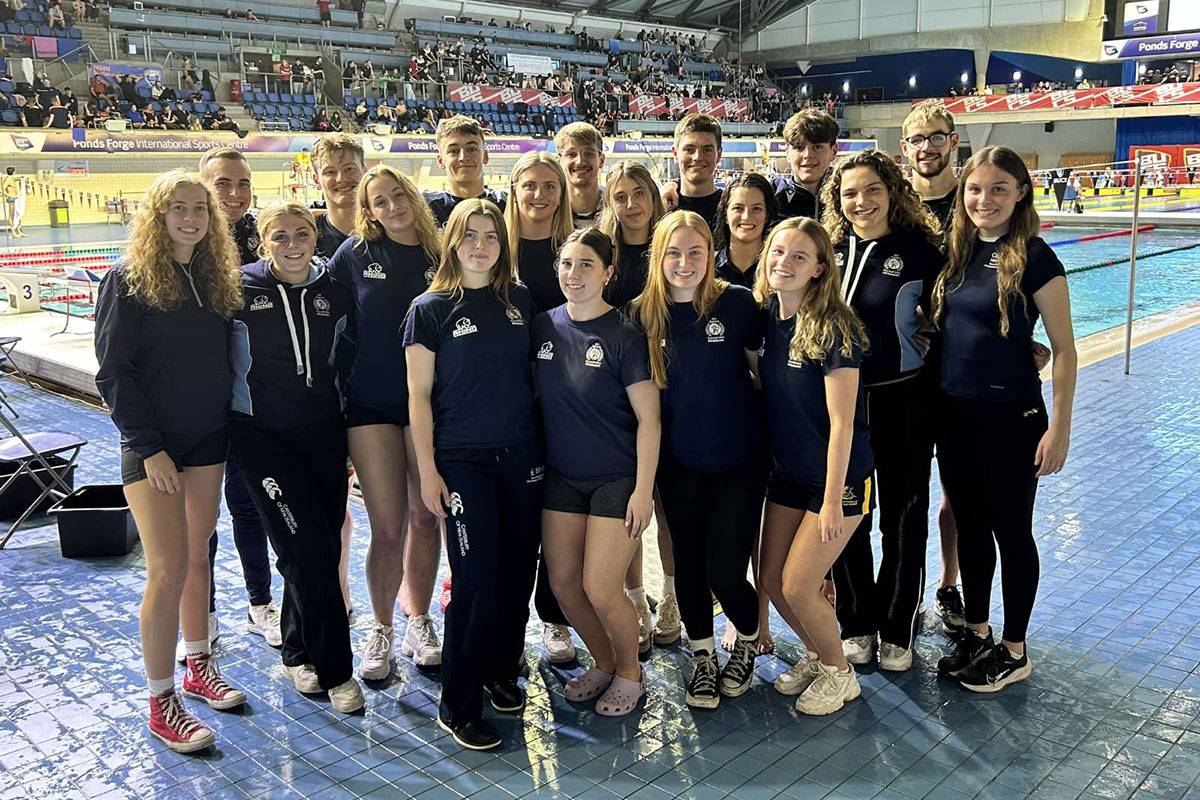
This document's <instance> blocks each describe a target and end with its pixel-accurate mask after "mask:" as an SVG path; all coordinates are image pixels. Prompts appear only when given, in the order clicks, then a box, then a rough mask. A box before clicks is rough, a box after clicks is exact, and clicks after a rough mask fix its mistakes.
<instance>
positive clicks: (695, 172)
mask: <svg viewBox="0 0 1200 800" xmlns="http://www.w3.org/2000/svg"><path fill="white" fill-rule="evenodd" d="M672 152H673V153H674V154H675V163H676V164H677V165H678V166H679V174H680V175H681V176H683V180H684V181H685V182H686V183H690V184H705V183H708V182H710V181H712V179H713V176H714V175H716V173H717V165H718V164H720V162H721V148H720V147H718V146H717V137H716V136H714V135H713V134H711V133H684V134H680V136H679V143H678V144H677V145H675V147H674V148H672Z"/></svg>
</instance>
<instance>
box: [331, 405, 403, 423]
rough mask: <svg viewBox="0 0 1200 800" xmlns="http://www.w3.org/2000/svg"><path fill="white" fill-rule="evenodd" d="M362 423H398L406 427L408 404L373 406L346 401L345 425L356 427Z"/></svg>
mask: <svg viewBox="0 0 1200 800" xmlns="http://www.w3.org/2000/svg"><path fill="white" fill-rule="evenodd" d="M362 425H399V426H400V427H401V428H405V427H408V406H407V405H403V406H402V405H392V406H384V407H380V408H375V407H373V406H364V405H359V404H358V403H354V402H347V403H346V427H347V428H358V427H360V426H362Z"/></svg>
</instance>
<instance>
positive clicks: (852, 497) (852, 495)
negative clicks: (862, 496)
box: [842, 486, 858, 506]
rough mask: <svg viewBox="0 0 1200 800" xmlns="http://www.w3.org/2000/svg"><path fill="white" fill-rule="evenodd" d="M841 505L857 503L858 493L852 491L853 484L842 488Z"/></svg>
mask: <svg viewBox="0 0 1200 800" xmlns="http://www.w3.org/2000/svg"><path fill="white" fill-rule="evenodd" d="M842 505H844V506H854V505H858V494H857V493H856V492H855V491H854V487H853V486H847V487H845V488H843V489H842Z"/></svg>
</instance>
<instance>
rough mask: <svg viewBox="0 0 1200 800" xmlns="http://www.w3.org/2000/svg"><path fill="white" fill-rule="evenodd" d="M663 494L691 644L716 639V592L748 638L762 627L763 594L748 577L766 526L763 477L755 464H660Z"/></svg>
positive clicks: (665, 461) (681, 612) (678, 591)
mask: <svg viewBox="0 0 1200 800" xmlns="http://www.w3.org/2000/svg"><path fill="white" fill-rule="evenodd" d="M656 480H657V483H658V493H659V497H661V498H662V504H663V510H664V511H665V512H666V514H667V525H668V526H669V527H670V529H671V552H672V553H674V554H675V585H676V594H677V596H678V598H679V615H680V616H681V617H682V618H683V624H684V626H685V627H686V628H687V634H688V638H689V639H691V640H692V641H697V640H700V639H709V638H711V637H712V635H713V613H712V595H713V594H715V595H716V596H717V600H719V601H720V602H721V608H722V609H723V610H724V611H725V615H726V616H727V617H728V618H729V620H730V621H731V622H732V623H733V626H734V627H735V628H737V631H738V633H740V634H742V635H743V636H751V635H753V634H754V633H755V632H756V631H757V630H758V596H757V595H756V594H755V591H754V586H753V585H751V583H750V581H748V580H747V579H746V570H747V567H748V566H749V565H750V551H751V550H752V549H753V547H754V537H755V535H757V534H758V531H759V527H760V526H761V524H762V509H763V492H764V490H763V486H764V481H763V473H762V470H761V468H760V465H759V462H758V461H754V462H751V463H750V464H745V465H742V466H740V467H735V468H734V469H730V470H725V471H723V472H715V473H703V472H696V471H695V470H689V469H686V468H684V467H682V466H680V465H679V464H678V463H676V462H675V461H674V460H673V459H672V458H671V457H670V456H669V455H668V456H664V457H663V458H662V460H661V461H660V462H659V466H658V476H657V478H656Z"/></svg>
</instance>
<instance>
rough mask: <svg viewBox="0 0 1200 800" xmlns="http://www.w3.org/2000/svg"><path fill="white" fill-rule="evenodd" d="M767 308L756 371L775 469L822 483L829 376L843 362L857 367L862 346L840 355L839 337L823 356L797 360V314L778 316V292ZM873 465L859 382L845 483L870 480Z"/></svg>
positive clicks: (795, 478)
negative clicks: (794, 336) (794, 347)
mask: <svg viewBox="0 0 1200 800" xmlns="http://www.w3.org/2000/svg"><path fill="white" fill-rule="evenodd" d="M764 313H765V314H766V320H765V325H766V331H765V335H764V337H763V349H762V355H761V357H760V358H759V360H758V372H759V377H760V378H761V380H762V387H763V400H764V404H765V406H766V415H767V433H768V434H769V436H770V441H771V459H772V464H773V466H774V468H775V471H776V472H778V473H779V474H780V475H781V476H783V477H784V478H786V479H788V480H790V481H795V482H797V483H804V484H809V485H811V486H820V487H824V486H825V467H826V464H827V463H828V458H829V406H828V405H827V402H826V397H825V376H826V375H828V374H829V373H831V372H833V371H834V370H836V369H841V368H843V367H850V368H853V369H858V368H859V366H860V365H861V364H862V350H860V349H859V347H858V346H857V345H855V346H854V348H853V351H852V353H851V355H850V357H849V358H847V357H846V356H844V355H842V352H841V343H840V342H837V343H835V347H834V348H833V350H832V351H830V353H829V354H828V355H827V356H826V357H825V358H824V359H823V360H822V361H809V360H807V359H805V360H801V361H794V360H792V358H791V357H790V356H789V355H788V351H789V349H790V348H791V342H792V333H793V332H794V331H795V317H792V318H790V319H785V320H781V319H779V299H778V298H777V297H776V296H775V295H771V297H770V298H769V299H768V301H767V308H766V310H765V312H764ZM872 469H874V462H873V460H872V458H871V443H870V441H869V439H868V434H867V413H866V408H865V404H864V402H863V391H862V384H861V383H860V384H859V388H858V400H857V402H856V403H855V407H854V434H853V438H852V441H851V443H850V462H849V465H848V466H847V468H846V483H847V484H852V483H858V482H860V481H862V480H864V479H866V478H867V477H868V476H870V474H871V470H872Z"/></svg>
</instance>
